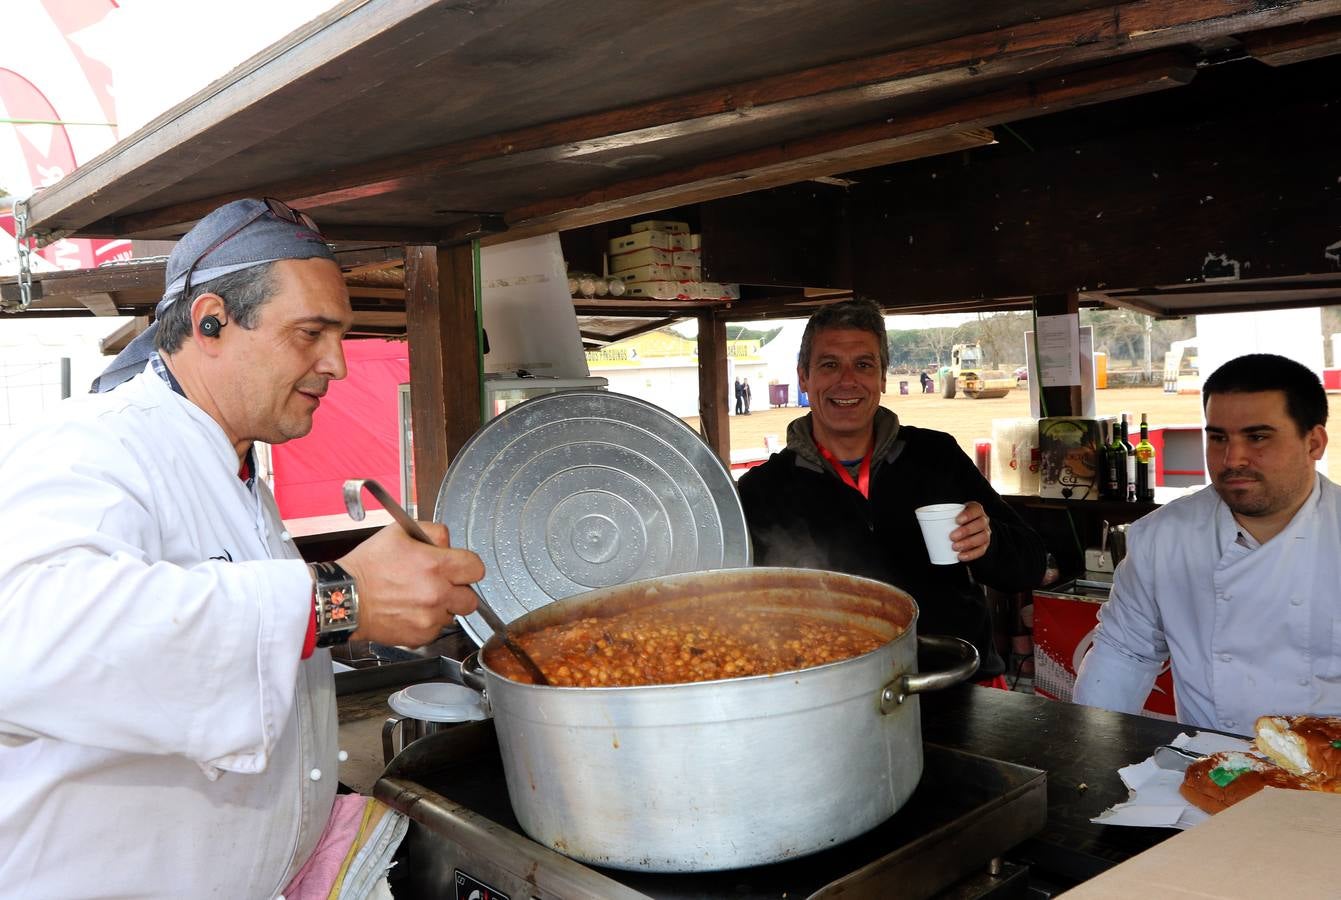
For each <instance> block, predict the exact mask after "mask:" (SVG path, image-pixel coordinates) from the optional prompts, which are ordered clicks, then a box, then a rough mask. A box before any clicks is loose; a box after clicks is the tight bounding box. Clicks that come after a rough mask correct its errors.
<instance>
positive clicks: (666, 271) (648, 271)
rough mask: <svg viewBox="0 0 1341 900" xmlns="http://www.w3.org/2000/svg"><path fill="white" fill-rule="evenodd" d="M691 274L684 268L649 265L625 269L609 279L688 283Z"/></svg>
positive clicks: (626, 281)
mask: <svg viewBox="0 0 1341 900" xmlns="http://www.w3.org/2000/svg"><path fill="white" fill-rule="evenodd" d="M693 274H694V273H692V272H690V271H689V269H688V268H686V267H684V266H663V265H650V266H637V267H636V268H632V269H625V270H624V271H622V272H616V273H614V275H612V276H611V277H612V278H620V279H623V281H624V282H625V283H628V282H632V281H688V280H689V279H690V278H691V277H692V276H693Z"/></svg>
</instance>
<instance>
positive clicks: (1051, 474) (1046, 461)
mask: <svg viewBox="0 0 1341 900" xmlns="http://www.w3.org/2000/svg"><path fill="white" fill-rule="evenodd" d="M1038 457H1039V465H1040V467H1041V468H1040V469H1039V486H1038V495H1039V496H1040V497H1052V498H1058V499H1064V500H1098V499H1099V487H1100V472H1099V469H1100V464H1101V460H1102V458H1103V457H1102V455H1101V454H1100V452H1099V421H1098V420H1097V419H1081V418H1073V417H1069V416H1066V417H1052V418H1048V419H1039V420H1038Z"/></svg>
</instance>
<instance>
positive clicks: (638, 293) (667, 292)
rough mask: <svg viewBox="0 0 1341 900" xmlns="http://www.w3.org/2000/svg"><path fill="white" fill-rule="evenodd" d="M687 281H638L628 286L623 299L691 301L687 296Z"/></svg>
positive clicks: (688, 283) (691, 298)
mask: <svg viewBox="0 0 1341 900" xmlns="http://www.w3.org/2000/svg"><path fill="white" fill-rule="evenodd" d="M689 285H690V282H688V281H638V282H634V283H633V284H630V285H629V286H628V289H627V290H626V291H625V292H624V296H625V297H641V298H642V299H644V300H693V299H695V298H693V297H690V296H689Z"/></svg>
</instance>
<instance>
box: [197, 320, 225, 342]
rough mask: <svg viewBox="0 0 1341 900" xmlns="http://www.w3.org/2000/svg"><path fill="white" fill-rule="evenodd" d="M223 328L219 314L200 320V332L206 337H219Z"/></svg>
mask: <svg viewBox="0 0 1341 900" xmlns="http://www.w3.org/2000/svg"><path fill="white" fill-rule="evenodd" d="M221 328H223V323H222V322H220V321H219V317H218V316H205V317H204V318H203V319H201V320H200V333H201V334H202V335H204V336H205V337H218V336H219V329H221Z"/></svg>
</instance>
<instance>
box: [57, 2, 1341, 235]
mask: <svg viewBox="0 0 1341 900" xmlns="http://www.w3.org/2000/svg"><path fill="white" fill-rule="evenodd" d="M1333 12H1341V0H1309V2H1306V3H1295V4H1290V5H1288V6H1270V7H1263V5H1262V4H1261V3H1259V2H1255V0H1180V2H1169V0H1137V2H1130V3H1119V4H1115V5H1111V6H1103V7H1100V8H1097V9H1092V10H1084V11H1081V12H1076V13H1070V14H1067V15H1062V16H1056V17H1053V18H1050V19H1042V20H1039V21H1036V22H1026V23H1021V24H1018V25H1013V26H1010V27H1007V28H1002V29H995V30H992V31H986V32H981V33H977V34H971V35H965V36H962V37H959V38H954V39H951V40H946V41H940V42H936V43H932V44H926V45H922V46H915V47H910V48H905V49H901V50H897V51H893V52H890V53H885V54H881V55H878V56H874V57H869V58H863V59H857V60H850V61H845V62H841V63H834V64H830V65H825V66H818V67H813V68H810V69H806V70H803V71H799V72H792V73H786V74H783V75H778V76H772V77H768V78H762V79H758V80H755V81H750V82H745V83H741V84H736V85H728V86H723V87H719V88H713V89H710V90H704V91H699V92H696V93H691V94H686V95H681V96H677V97H670V98H663V99H659V100H656V101H652V102H648V103H642V104H636V105H633V106H629V107H625V108H622V109H616V110H610V111H602V112H597V113H592V114H588V115H583V116H577V117H574V118H570V119H567V120H564V121H560V122H555V123H546V124H542V125H537V126H532V127H528V128H523V129H519V130H515V131H512V132H507V133H503V134H498V135H490V136H485V137H481V138H474V139H470V140H465V141H458V142H454V143H451V144H447V145H441V146H438V147H432V148H428V149H424V150H418V151H414V152H410V153H402V154H395V155H391V156H387V157H383V158H381V159H378V160H374V161H371V162H365V163H360V164H357V165H352V166H348V167H346V168H344V169H339V170H335V171H328V172H322V173H320V174H318V175H313V176H310V177H306V178H301V179H291V180H286V181H282V182H276V183H271V184H267V185H262V186H257V187H251V188H247V189H245V190H240V191H233V192H228V193H221V194H215V195H212V196H209V197H202V198H199V199H197V200H193V201H190V202H187V203H179V204H174V205H170V206H166V207H161V208H157V209H153V210H148V211H145V212H142V213H136V214H132V215H126V216H122V217H116V218H112V219H107V220H99V221H96V222H91V221H88V220H87V219H91V218H92V216H91V215H89V216H81V217H80V220H79V221H73V222H71V221H64V222H62V223H61V224H62V227H63V228H65V229H67V230H68V228H69V227H71V226H72V225H73V226H75V227H78V228H79V229H80V233H83V234H116V235H130V234H145V233H157V232H162V231H164V230H165V229H166V230H175V231H177V232H178V233H180V232H182V231H185V228H186V226H187V225H188V224H189V223H191V222H193V221H195V220H197V219H199V218H200V217H201V216H203V215H205V214H206V213H208V212H209V211H210V210H212V209H214V208H215V207H217V206H219V205H221V204H222V203H225V202H228V201H230V200H235V199H238V198H239V197H246V196H275V197H279V198H281V199H284V200H287V201H289V202H291V203H292V204H293V205H295V206H298V207H300V208H304V209H318V208H320V207H322V206H326V205H332V204H337V203H345V202H350V201H355V200H358V199H363V198H368V197H372V196H378V195H381V194H385V193H388V192H391V191H395V190H400V189H403V188H404V187H405V186H406V185H407V184H408V183H410V182H411V181H412V180H413V179H415V178H418V177H423V176H428V175H432V176H435V177H441V176H443V175H444V174H446V173H450V172H462V173H463V174H464V173H467V172H468V173H469V174H471V175H483V174H490V173H498V172H502V171H506V170H507V169H509V168H512V167H521V166H533V165H536V164H538V163H543V162H550V161H558V160H563V159H573V158H580V157H582V156H584V155H587V154H591V153H595V152H600V151H606V150H609V149H611V148H615V147H639V146H647V145H649V144H652V143H655V142H656V141H660V140H663V139H666V138H670V137H678V136H683V135H685V134H689V133H703V132H709V131H712V130H715V129H717V128H719V127H723V126H729V125H730V124H731V123H733V122H736V121H738V120H740V119H741V118H749V119H751V120H754V121H762V120H767V119H769V118H774V117H779V116H783V115H788V116H791V115H797V114H799V113H804V112H806V111H807V110H820V109H832V108H833V107H835V106H839V105H850V106H857V105H863V104H870V103H872V102H877V101H880V100H886V99H890V98H894V97H899V96H904V95H908V94H915V93H920V92H924V91H929V90H934V89H936V88H941V87H946V86H950V85H955V84H963V83H967V82H971V81H980V82H981V81H990V80H992V79H995V78H1004V77H1010V76H1018V75H1020V74H1023V73H1028V72H1031V71H1038V70H1046V69H1047V68H1049V67H1053V68H1056V67H1058V66H1065V65H1076V64H1081V65H1083V64H1085V63H1089V62H1097V61H1101V60H1106V59H1112V58H1113V57H1114V56H1115V55H1123V56H1130V55H1133V54H1138V53H1142V52H1147V51H1151V50H1158V49H1164V48H1168V47H1172V46H1176V45H1178V44H1181V43H1187V42H1190V41H1195V40H1207V39H1210V38H1214V37H1217V36H1221V35H1230V34H1240V33H1244V32H1249V31H1252V30H1254V29H1259V28H1265V27H1270V26H1272V25H1283V24H1293V23H1298V22H1306V21H1308V20H1309V19H1312V18H1316V17H1317V16H1319V15H1325V14H1328V13H1333ZM345 49H348V48H345ZM276 64H278V63H276ZM262 71H263V70H262ZM259 75H260V73H259V72H258V73H257V75H256V77H258V78H259ZM272 89H273V90H278V87H274V88H272ZM197 96H198V97H199V95H197ZM192 99H193V100H195V99H197V98H192ZM189 102H190V101H188V103H189ZM179 110H180V107H179ZM167 115H168V116H170V115H171V114H167ZM179 115H180V116H181V117H183V118H189V117H190V116H189V115H188V112H187V111H181V112H180V113H179ZM164 118H165V119H166V118H167V116H165V117H164ZM165 124H166V122H165ZM174 124H176V123H174ZM189 137H190V135H187V138H189ZM187 138H183V139H182V140H183V141H184V140H186V139H187ZM197 163H198V160H197ZM98 168H103V167H98ZM107 168H111V167H110V166H108V167H107ZM78 174H79V173H78V172H76V175H78ZM819 174H821V175H824V174H832V173H819ZM807 177H808V176H807ZM124 181H125V180H124V179H123V180H122V182H120V183H119V184H118V186H119V187H120V188H121V189H122V190H125V189H126V187H127V186H126V185H125V183H124ZM64 184H65V183H64V182H61V183H58V184H57V185H55V186H54V187H53V188H50V189H48V190H47V191H45V192H43V193H42V194H39V195H38V196H37V197H35V198H34V201H33V205H32V218H33V221H34V223H35V227H36V228H37V229H38V230H41V229H42V228H43V227H44V224H45V223H46V220H48V219H51V218H53V217H55V216H56V215H57V214H58V213H59V212H60V210H61V207H62V204H63V203H66V202H67V201H65V199H64V198H63V195H64V194H65V193H66V192H65V191H63V190H62V187H63V186H64ZM70 193H74V192H73V191H72V192H70ZM148 193H149V186H147V185H146V186H145V187H144V190H143V194H144V195H147V194H148ZM135 199H138V198H135ZM69 202H74V198H71V199H70V201H69ZM104 208H105V207H104ZM380 233H384V231H383V232H379V234H380ZM426 236H431V235H426V233H425V232H424V231H423V230H419V231H407V232H406V233H405V235H404V236H403V237H404V240H406V241H415V240H422V239H424V238H425V237H426Z"/></svg>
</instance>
